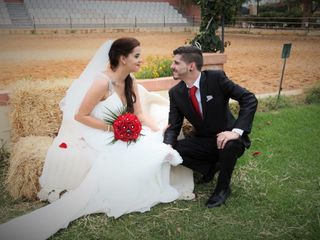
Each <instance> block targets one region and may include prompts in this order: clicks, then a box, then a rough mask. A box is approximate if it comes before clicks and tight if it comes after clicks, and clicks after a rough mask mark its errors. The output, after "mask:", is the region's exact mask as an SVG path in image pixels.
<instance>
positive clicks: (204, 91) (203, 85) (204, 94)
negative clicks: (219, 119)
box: [200, 72, 207, 119]
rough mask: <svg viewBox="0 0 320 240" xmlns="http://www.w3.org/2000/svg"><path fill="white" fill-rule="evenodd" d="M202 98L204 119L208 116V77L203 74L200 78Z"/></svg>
mask: <svg viewBox="0 0 320 240" xmlns="http://www.w3.org/2000/svg"><path fill="white" fill-rule="evenodd" d="M200 96H201V105H202V115H203V119H205V118H206V115H207V98H206V97H207V84H206V75H205V74H204V73H203V72H202V73H201V78H200Z"/></svg>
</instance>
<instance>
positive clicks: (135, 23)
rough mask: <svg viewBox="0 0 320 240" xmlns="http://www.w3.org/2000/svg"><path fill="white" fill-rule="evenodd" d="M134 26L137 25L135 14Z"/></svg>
mask: <svg viewBox="0 0 320 240" xmlns="http://www.w3.org/2000/svg"><path fill="white" fill-rule="evenodd" d="M134 27H135V28H136V27H137V16H134Z"/></svg>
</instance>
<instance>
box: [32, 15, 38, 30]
mask: <svg viewBox="0 0 320 240" xmlns="http://www.w3.org/2000/svg"><path fill="white" fill-rule="evenodd" d="M32 20H33V30H34V31H36V30H37V29H36V22H35V20H34V16H32Z"/></svg>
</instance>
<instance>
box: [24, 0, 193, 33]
mask: <svg viewBox="0 0 320 240" xmlns="http://www.w3.org/2000/svg"><path fill="white" fill-rule="evenodd" d="M24 3H25V5H26V9H27V11H28V13H29V15H30V18H31V19H33V21H34V23H35V24H36V25H37V26H38V27H41V26H43V27H45V26H49V27H50V26H56V27H58V26H61V27H63V26H65V27H67V26H69V25H72V26H73V27H101V26H106V27H109V26H110V27H122V26H123V27H133V26H139V27H144V26H164V25H165V26H172V25H174V26H177V25H187V24H188V23H187V20H186V19H185V18H184V17H183V16H182V15H181V14H180V13H178V11H177V10H176V9H175V8H174V7H173V6H171V5H170V4H169V3H167V2H154V1H150V2H132V1H130V2H129V1H101V0H100V1H99V0H25V1H24Z"/></svg>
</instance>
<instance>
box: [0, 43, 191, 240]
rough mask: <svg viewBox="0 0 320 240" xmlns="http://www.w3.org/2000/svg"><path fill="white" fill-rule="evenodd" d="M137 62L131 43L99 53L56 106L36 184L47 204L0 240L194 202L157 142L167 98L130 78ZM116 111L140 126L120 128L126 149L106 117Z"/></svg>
mask: <svg viewBox="0 0 320 240" xmlns="http://www.w3.org/2000/svg"><path fill="white" fill-rule="evenodd" d="M140 64H141V47H140V43H139V41H138V40H136V39H134V38H120V39H117V40H115V41H113V42H112V41H107V42H106V43H105V44H103V45H102V46H101V47H100V49H99V50H98V52H97V53H96V54H95V56H94V57H93V59H92V60H91V62H90V63H89V65H88V66H87V67H86V69H85V70H84V72H83V73H82V74H81V76H80V77H79V78H78V79H77V80H75V81H74V82H73V83H72V85H71V86H70V88H69V90H68V91H67V94H66V96H65V98H64V99H63V100H62V102H61V104H60V107H61V110H62V111H63V120H62V124H61V127H60V130H59V134H58V136H57V137H56V138H55V139H54V141H53V144H52V145H51V146H50V148H49V150H48V153H47V157H46V160H45V164H44V168H43V172H42V175H41V177H40V180H39V181H40V185H41V188H42V189H41V191H40V192H39V193H38V196H39V198H40V199H41V200H49V201H50V202H52V203H51V204H49V205H47V206H45V207H43V208H40V209H38V210H35V211H33V212H31V213H29V214H26V215H24V216H21V217H18V218H15V219H13V220H11V221H9V222H7V223H4V224H1V225H0V239H46V238H48V237H50V236H51V235H53V234H54V233H55V232H57V231H58V230H59V229H61V228H65V227H67V226H68V224H69V223H70V222H71V221H73V220H75V219H77V218H79V217H81V216H84V215H87V214H92V213H101V212H102V213H105V214H106V215H107V216H109V217H115V218H118V217H120V216H122V215H123V214H127V213H131V212H145V211H148V210H150V208H151V207H152V206H154V205H156V204H158V203H167V202H172V201H174V200H177V199H179V198H180V199H181V198H182V199H188V198H189V199H190V198H193V193H192V192H193V179H192V174H191V175H190V174H185V173H184V172H183V169H182V170H181V171H179V170H173V169H174V168H171V166H177V165H179V164H180V163H181V162H182V159H181V157H180V155H179V154H178V153H177V152H176V151H175V150H174V149H172V148H170V147H169V146H168V145H166V144H164V143H162V141H163V136H162V132H163V128H165V126H166V118H167V115H168V114H167V111H168V102H167V100H166V99H164V98H162V97H160V96H158V95H156V94H152V93H149V92H148V91H146V90H145V89H144V88H143V87H142V86H139V85H138V84H137V83H136V82H135V80H134V79H133V78H132V76H131V75H130V73H132V72H137V71H138V70H139V69H140ZM121 109H122V110H123V109H126V110H127V112H128V113H129V115H127V116H130V117H127V119H129V126H133V127H134V128H139V129H138V130H135V129H134V130H126V131H129V132H128V134H129V135H130V134H131V135H130V136H132V132H134V133H136V134H137V135H136V136H135V137H134V139H133V140H134V142H131V144H130V141H129V142H126V140H125V138H124V137H123V136H120V137H118V138H119V140H118V141H115V137H116V134H115V133H116V132H118V130H119V129H118V128H116V127H117V126H116V125H115V123H114V118H112V115H113V114H116V115H119V114H120V112H119V111H120V110H121ZM135 117H137V119H136V120H137V121H136V120H135ZM115 118H117V116H116V117H115ZM118 119H119V118H118ZM130 121H131V122H130ZM132 121H136V123H137V124H136V125H132ZM108 122H109V123H108ZM112 123H114V124H112ZM139 123H141V125H142V129H141V132H140V127H139V126H140V125H139ZM130 124H131V125H130ZM114 127H115V128H116V129H114ZM116 130H117V131H116ZM119 132H120V133H122V132H121V129H120V130H119ZM129 135H128V136H129ZM133 140H132V141H133ZM111 142H112V143H111ZM64 192H65V193H64ZM63 193H64V194H63ZM59 198H60V199H59ZM48 220H49V221H48Z"/></svg>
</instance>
